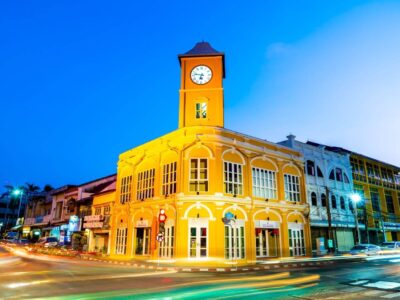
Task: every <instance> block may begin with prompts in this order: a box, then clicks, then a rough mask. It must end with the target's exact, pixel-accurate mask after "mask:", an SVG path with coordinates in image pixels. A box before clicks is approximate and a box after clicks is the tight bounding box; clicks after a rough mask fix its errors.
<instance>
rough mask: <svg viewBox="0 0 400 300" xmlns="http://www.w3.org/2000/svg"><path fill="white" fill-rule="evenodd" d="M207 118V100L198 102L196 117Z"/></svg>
mask: <svg viewBox="0 0 400 300" xmlns="http://www.w3.org/2000/svg"><path fill="white" fill-rule="evenodd" d="M206 118H207V102H202V103H196V119H206Z"/></svg>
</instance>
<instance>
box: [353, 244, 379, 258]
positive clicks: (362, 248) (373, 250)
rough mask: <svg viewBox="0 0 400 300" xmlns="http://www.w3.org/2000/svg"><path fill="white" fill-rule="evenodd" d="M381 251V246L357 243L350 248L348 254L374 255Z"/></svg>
mask: <svg viewBox="0 0 400 300" xmlns="http://www.w3.org/2000/svg"><path fill="white" fill-rule="evenodd" d="M380 253H381V247H379V246H377V245H373V244H359V245H356V246H354V247H353V248H351V250H350V254H352V255H360V254H361V255H362V254H365V255H375V254H380Z"/></svg>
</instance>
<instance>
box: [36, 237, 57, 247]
mask: <svg viewBox="0 0 400 300" xmlns="http://www.w3.org/2000/svg"><path fill="white" fill-rule="evenodd" d="M36 244H37V245H40V246H42V247H45V248H50V247H55V246H57V245H58V239H57V238H56V237H54V236H48V237H42V238H40V239H39V240H38V241H37V242H36Z"/></svg>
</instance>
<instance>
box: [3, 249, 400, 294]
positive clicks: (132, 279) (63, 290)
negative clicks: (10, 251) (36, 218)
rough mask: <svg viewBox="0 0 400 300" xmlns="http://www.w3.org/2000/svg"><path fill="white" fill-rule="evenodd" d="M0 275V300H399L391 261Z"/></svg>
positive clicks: (50, 265)
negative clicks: (261, 268)
mask: <svg viewBox="0 0 400 300" xmlns="http://www.w3.org/2000/svg"><path fill="white" fill-rule="evenodd" d="M2 253H4V250H2V249H1V248H0V255H1V254H2ZM0 271H1V272H0V298H1V299H43V298H46V299H247V298H251V299H267V298H268V299H382V300H384V299H400V260H399V259H393V258H387V259H380V260H371V261H367V262H361V263H360V262H358V263H357V262H343V263H341V264H335V265H330V266H327V267H324V268H318V269H317V268H308V269H301V270H291V269H289V270H287V269H285V270H275V271H258V272H246V273H240V272H233V273H203V272H200V273H178V272H175V271H154V270H143V269H135V268H132V267H127V266H119V265H108V264H102V263H98V262H89V261H80V260H69V259H59V258H57V259H54V260H51V259H45V260H37V259H31V258H27V257H13V259H8V260H7V261H6V262H3V263H2V264H0ZM377 281H381V283H378V284H377V283H376V282H377ZM383 281H384V282H383ZM367 285H369V286H367Z"/></svg>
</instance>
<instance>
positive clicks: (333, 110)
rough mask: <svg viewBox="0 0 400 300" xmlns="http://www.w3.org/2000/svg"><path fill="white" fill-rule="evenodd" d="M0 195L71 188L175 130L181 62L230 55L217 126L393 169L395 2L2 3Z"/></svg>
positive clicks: (397, 88)
mask: <svg viewBox="0 0 400 300" xmlns="http://www.w3.org/2000/svg"><path fill="white" fill-rule="evenodd" d="M0 36H1V40H0V43H1V44H0V55H1V60H0V70H1V72H0V103H1V117H0V133H1V139H0V186H2V185H4V184H23V183H25V182H34V183H36V184H39V185H43V184H46V183H50V184H52V185H54V186H60V185H63V184H67V183H75V184H79V183H82V182H84V181H88V180H92V179H94V178H97V177H101V176H105V175H108V174H111V173H114V172H115V171H116V163H117V160H118V155H119V153H121V152H123V151H125V150H128V149H130V148H132V147H134V146H137V145H140V144H142V143H144V142H146V141H148V140H150V139H153V138H156V137H158V136H160V135H163V134H165V133H167V132H170V131H172V130H174V129H176V128H177V124H178V89H179V73H180V69H179V63H178V60H177V55H178V54H179V53H183V52H186V51H187V50H189V49H190V48H192V47H193V45H194V44H195V43H196V42H198V41H201V40H206V41H209V42H210V43H211V44H212V45H213V47H214V48H216V49H217V50H219V51H223V52H225V53H226V72H227V74H226V75H227V76H226V79H225V81H224V88H225V127H227V128H230V129H233V130H237V131H241V132H244V133H247V134H251V135H254V136H257V137H260V138H265V139H268V140H270V141H274V142H277V141H280V140H283V139H284V138H285V136H286V135H287V134H288V133H293V134H295V135H297V137H298V138H299V139H300V140H303V141H305V140H307V139H310V140H314V141H318V142H322V143H327V144H331V145H337V146H342V147H345V148H349V149H352V150H354V151H356V152H360V153H363V154H366V155H369V156H372V157H375V158H377V159H380V160H383V161H386V162H389V163H392V164H397V165H400V157H399V155H398V153H399V150H400V141H399V128H400V118H399V117H398V114H399V106H400V104H399V103H400V102H399V99H400V85H399V84H398V82H399V79H400V59H399V53H400V2H398V1H351V0H347V1H252V2H251V3H250V2H243V3H240V2H238V3H237V4H236V3H235V4H233V2H232V1H218V2H217V1H195V2H194V1H193V2H192V1H152V2H151V3H148V1H140V2H139V1H118V2H113V3H111V2H109V1H107V2H106V1H47V2H46V1H41V2H31V1H25V2H24V1H18V2H15V1H8V2H5V1H3V2H2V3H0Z"/></svg>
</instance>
